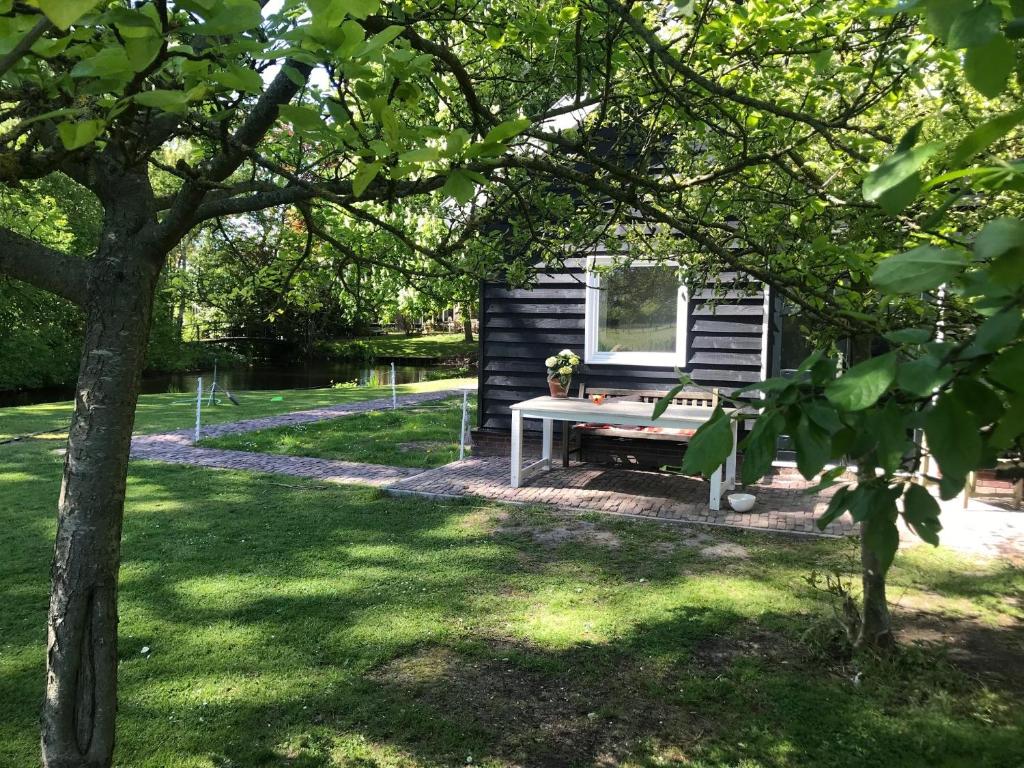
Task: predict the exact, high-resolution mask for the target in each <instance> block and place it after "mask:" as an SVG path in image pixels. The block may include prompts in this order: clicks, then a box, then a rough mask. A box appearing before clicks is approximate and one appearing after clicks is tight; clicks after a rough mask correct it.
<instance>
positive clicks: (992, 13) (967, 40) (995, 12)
mask: <svg viewBox="0 0 1024 768" xmlns="http://www.w3.org/2000/svg"><path fill="white" fill-rule="evenodd" d="M1001 20H1002V14H1001V13H1000V11H999V8H997V7H996V6H995V5H993V4H992V3H989V2H983V3H981V4H980V5H976V6H975V7H973V8H971V9H970V10H969V11H964V12H963V13H961V14H960V15H959V16H957V17H956V19H955V20H954V21H953V24H952V26H951V27H950V28H949V40H948V41H947V43H946V45H947V46H949V47H950V48H974V47H976V46H979V45H985V43H987V42H989V41H990V40H991V39H992V38H993V37H995V36H996V35H997V34H999V23H1000V21H1001Z"/></svg>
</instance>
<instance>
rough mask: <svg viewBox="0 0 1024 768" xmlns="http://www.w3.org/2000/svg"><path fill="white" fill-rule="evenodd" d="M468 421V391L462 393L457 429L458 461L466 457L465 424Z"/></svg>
mask: <svg viewBox="0 0 1024 768" xmlns="http://www.w3.org/2000/svg"><path fill="white" fill-rule="evenodd" d="M468 423H469V392H463V393H462V427H461V428H460V429H459V461H462V460H463V459H464V458H465V457H466V426H467V425H468Z"/></svg>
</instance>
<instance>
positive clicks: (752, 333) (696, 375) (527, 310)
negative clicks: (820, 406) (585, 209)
mask: <svg viewBox="0 0 1024 768" xmlns="http://www.w3.org/2000/svg"><path fill="white" fill-rule="evenodd" d="M598 258H600V257H598ZM591 263H593V262H591ZM655 266H656V265H650V264H648V265H635V266H631V267H629V268H628V270H629V272H628V273H627V272H625V271H623V274H622V278H621V279H619V280H618V282H615V283H613V282H612V280H611V278H610V277H605V278H600V277H594V276H593V273H588V271H587V264H586V263H578V264H575V265H571V266H568V267H566V268H565V269H564V270H561V271H551V272H544V273H541V274H538V275H537V280H536V284H535V285H534V286H533V287H531V288H510V287H508V286H507V285H502V284H500V283H493V282H487V283H484V284H483V285H482V286H481V295H480V371H479V393H478V419H477V425H476V429H475V430H474V431H473V439H474V445H475V446H476V448H475V451H476V453H477V454H478V455H502V454H507V453H508V450H509V437H510V430H511V415H510V412H509V406H510V405H512V404H513V403H516V402H519V401H521V400H526V399H529V398H531V397H536V396H538V395H544V394H547V392H548V385H547V381H546V375H545V367H544V359H545V358H546V357H547V356H549V355H552V354H554V353H556V352H558V351H560V350H562V349H566V348H568V349H571V350H573V351H575V352H577V353H579V354H580V356H581V358H583V366H582V371H581V373H580V374H578V377H580V378H582V380H583V381H585V383H586V386H588V387H609V388H624V389H653V390H664V389H668V388H670V387H672V386H673V385H675V384H676V383H678V378H677V376H676V374H675V372H674V366H675V365H678V366H679V369H680V370H682V371H684V372H685V373H688V374H689V375H690V376H691V377H692V378H693V379H694V381H695V382H696V383H697V384H699V385H702V386H708V387H719V388H721V389H722V391H725V392H728V391H731V390H733V389H736V388H738V387H740V386H743V385H745V384H749V383H751V382H755V381H760V380H762V379H763V378H765V377H766V376H769V375H772V374H774V373H776V372H777V371H778V368H779V363H778V360H777V359H776V360H775V362H774V364H773V355H775V356H776V358H777V351H778V350H777V349H774V347H776V346H778V345H779V340H778V334H777V328H776V326H777V324H778V323H777V320H778V318H777V317H773V315H777V311H776V310H777V304H778V302H776V301H774V300H773V296H772V294H771V292H770V291H769V289H768V288H767V287H766V286H764V285H762V284H760V283H754V282H752V281H751V280H750V278H748V277H746V276H744V275H740V274H737V273H722V274H720V275H718V276H717V277H716V278H715V280H714V282H709V283H708V284H706V285H705V286H704V287H703V289H701V290H693V291H692V292H685V295H684V292H683V291H680V293H679V295H678V299H677V302H676V306H675V308H674V313H673V309H672V307H670V306H666V305H670V304H671V303H672V291H673V290H675V289H676V288H677V286H676V285H675V281H674V278H672V277H667V275H666V274H665V273H661V274H656V273H654V272H651V273H646V274H645V273H636V272H632V270H636V269H649V268H651V267H655ZM660 269H662V270H666V269H667V270H669V273H671V272H672V271H673V268H671V267H667V268H666V267H660ZM666 280H667V281H669V282H670V284H669V285H666V284H665V283H666ZM602 281H603V282H602ZM645 281H646V286H645V285H644V283H645ZM637 286H639V288H638V287H637ZM638 291H639V292H640V293H639V295H637V292H638ZM644 291H646V292H647V294H649V295H646V294H644V293H643V292H644ZM616 292H619V293H621V294H622V301H621V302H620V306H616V304H615V293H616ZM616 312H618V314H617V315H616V314H615V313H616ZM604 315H607V317H605V316H604ZM638 315H639V316H642V317H640V321H641V322H642V321H643V316H649V317H650V318H651V324H652V328H654V327H655V326H657V328H659V329H661V330H660V331H657V332H656V331H654V330H652V331H651V332H650V333H649V334H648V335H647V339H649V346H656V347H658V348H660V351H658V352H646V351H644V349H643V345H644V342H643V340H640V341H639V342H638V343H633V344H629V343H626V344H615V345H614V346H613V345H611V344H610V343H609V340H608V339H605V338H603V336H607V337H611V341H615V340H616V338H617V339H620V340H621V339H625V340H626V341H627V342H628V341H634V342H636V341H637V339H636V336H635V333H634V335H632V336H631V335H630V333H633V332H634V331H635V328H636V323H637V316H638ZM672 320H674V324H675V326H676V336H675V338H674V343H675V348H674V349H673V348H672V346H673V338H672V334H671V333H670V332H665V331H666V329H665V326H666V324H668V323H669V322H671V321H672ZM616 334H617V336H616ZM659 334H660V335H659ZM641 335H642V334H641ZM622 346H626V347H630V346H632V347H633V349H631V350H629V351H626V352H621V351H619V348H620V347H622ZM637 347H640V349H637ZM580 378H574V381H573V384H572V389H573V391H575V389H576V386H577V383H578V382H579V380H580ZM526 426H527V428H529V429H539V425H538V424H532V423H530V422H527V425H526ZM557 432H558V431H557V430H556V434H557ZM586 440H587V443H585V444H584V446H583V454H582V457H583V458H584V459H585V460H587V461H597V462H613V463H617V464H627V465H633V466H641V467H651V466H655V467H656V466H661V465H664V464H666V463H678V461H679V457H680V455H681V450H680V446H679V445H678V444H673V443H665V442H663V441H652V440H642V439H638V440H628V439H608V438H593V437H588V438H586Z"/></svg>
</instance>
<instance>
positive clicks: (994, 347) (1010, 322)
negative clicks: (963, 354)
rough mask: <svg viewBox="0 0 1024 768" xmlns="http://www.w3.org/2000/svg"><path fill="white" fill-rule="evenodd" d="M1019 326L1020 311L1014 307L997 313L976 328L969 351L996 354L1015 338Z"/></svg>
mask: <svg viewBox="0 0 1024 768" xmlns="http://www.w3.org/2000/svg"><path fill="white" fill-rule="evenodd" d="M1020 324H1021V317H1020V310H1019V309H1017V308H1016V307H1011V308H1010V309H1009V310H1004V311H1001V312H997V313H996V314H994V315H992V317H990V318H988V319H986V320H985V322H983V323H982V324H981V325H980V326H978V330H977V332H976V333H975V334H974V343H973V344H971V347H970V351H971V352H978V353H985V352H997V351H998V350H1000V349H1002V348H1003V347H1005V346H1006V345H1007V344H1009V343H1010V342H1011V341H1013V340H1014V339H1015V338H1017V332H1018V331H1019V330H1020Z"/></svg>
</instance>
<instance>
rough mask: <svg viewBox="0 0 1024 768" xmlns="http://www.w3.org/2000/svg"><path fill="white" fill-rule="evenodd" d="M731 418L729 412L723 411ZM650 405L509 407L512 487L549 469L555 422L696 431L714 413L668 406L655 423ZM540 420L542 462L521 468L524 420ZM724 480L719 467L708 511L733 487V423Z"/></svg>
mask: <svg viewBox="0 0 1024 768" xmlns="http://www.w3.org/2000/svg"><path fill="white" fill-rule="evenodd" d="M723 410H724V411H725V412H726V413H728V414H731V413H732V412H733V410H735V409H732V408H724V409H723ZM653 411H654V404H653V403H641V402H636V401H624V400H616V399H609V400H605V401H604V402H603V403H602V404H601V405H598V404H597V403H594V402H591V401H590V400H588V399H584V398H575V397H549V396H544V397H535V398H533V399H532V400H524V401H523V402H521V403H515V404H514V405H512V487H513V488H518V487H520V486H521V485H522V483H523V481H524V480H526V479H527V478H529V477H531V476H532V475H534V474H536V473H537V472H541V471H544V470H550V469H551V448H552V442H553V438H554V423H555V422H556V421H571V422H584V423H591V424H612V425H616V426H631V427H665V428H667V429H698V428H699V427H700V426H701V425H702V424H704V422H706V421H707V420H708V419H710V418H711V414H712V413H713V410H712V409H711V408H705V407H701V406H693V405H670V406H669V407H668V408H666V409H665V412H664V413H663V414H662V415H661V416H659V417H658V418H657V419H654V418H652V416H651V414H652V412H653ZM524 419H540V420H541V423H542V427H543V428H542V434H543V440H542V448H541V458H540V460H539V461H535V462H533V463H531V464H528V465H526V466H523V420H524ZM724 469H725V478H724V481H723V478H722V470H723V467H719V468H718V469H716V470H715V471H714V474H712V475H711V495H710V499H709V501H708V504H709V506H710V507H711V509H715V510H717V509H719V508H720V507H721V503H722V488H723V486H724V487H725V488H726V489H731V488H734V487H735V485H736V421H735V420H733V421H732V450H731V451H730V452H729V456H728V458H727V459H726V460H725V465H724Z"/></svg>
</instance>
